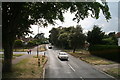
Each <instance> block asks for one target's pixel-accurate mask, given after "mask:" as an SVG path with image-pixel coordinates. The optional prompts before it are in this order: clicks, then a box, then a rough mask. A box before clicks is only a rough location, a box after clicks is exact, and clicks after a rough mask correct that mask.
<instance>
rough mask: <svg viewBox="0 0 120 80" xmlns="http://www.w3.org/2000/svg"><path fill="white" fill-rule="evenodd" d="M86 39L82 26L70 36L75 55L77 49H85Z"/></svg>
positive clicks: (72, 31)
mask: <svg viewBox="0 0 120 80" xmlns="http://www.w3.org/2000/svg"><path fill="white" fill-rule="evenodd" d="M85 39H86V37H85V35H84V34H83V31H82V27H81V26H80V25H77V26H76V28H73V29H72V30H71V33H70V34H69V45H70V47H72V48H73V53H75V50H76V49H77V48H79V47H81V48H82V47H83V45H84V43H85Z"/></svg>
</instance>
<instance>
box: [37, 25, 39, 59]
mask: <svg viewBox="0 0 120 80" xmlns="http://www.w3.org/2000/svg"><path fill="white" fill-rule="evenodd" d="M38 34H39V26H38ZM38 39H39V36H38ZM38 48H39V45H38V43H37V57H38V55H39V50H38Z"/></svg>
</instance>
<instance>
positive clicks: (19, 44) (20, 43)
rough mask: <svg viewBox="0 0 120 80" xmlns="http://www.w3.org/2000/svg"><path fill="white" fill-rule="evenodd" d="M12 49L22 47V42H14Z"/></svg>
mask: <svg viewBox="0 0 120 80" xmlns="http://www.w3.org/2000/svg"><path fill="white" fill-rule="evenodd" d="M14 47H15V48H21V47H23V41H22V40H19V39H18V40H15V43H14Z"/></svg>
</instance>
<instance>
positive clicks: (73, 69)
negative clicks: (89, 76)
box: [68, 64, 75, 72]
mask: <svg viewBox="0 0 120 80" xmlns="http://www.w3.org/2000/svg"><path fill="white" fill-rule="evenodd" d="M68 66H69V67H70V68H71V69H72V70H73V71H74V72H75V69H74V68H73V67H72V66H71V65H70V64H68Z"/></svg>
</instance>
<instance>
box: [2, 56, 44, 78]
mask: <svg viewBox="0 0 120 80" xmlns="http://www.w3.org/2000/svg"><path fill="white" fill-rule="evenodd" d="M45 61H46V58H45V59H44V63H45ZM41 62H42V59H40V65H41V66H38V58H36V57H35V56H34V57H33V58H28V59H23V60H22V61H20V62H19V63H17V64H14V65H13V71H12V72H11V73H3V78H42V75H43V65H44V63H41Z"/></svg>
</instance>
